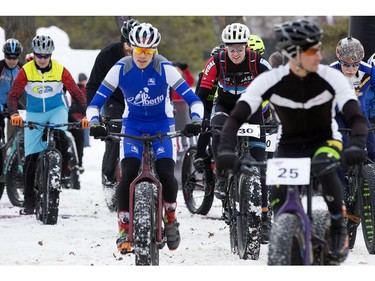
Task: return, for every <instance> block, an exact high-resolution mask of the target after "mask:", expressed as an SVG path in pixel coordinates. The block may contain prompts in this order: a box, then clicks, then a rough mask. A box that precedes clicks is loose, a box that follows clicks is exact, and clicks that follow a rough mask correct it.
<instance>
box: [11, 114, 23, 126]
mask: <svg viewBox="0 0 375 281" xmlns="http://www.w3.org/2000/svg"><path fill="white" fill-rule="evenodd" d="M10 121H11V123H12V126H15V127H23V119H22V117H21V116H19V115H18V113H13V114H12V115H11V116H10Z"/></svg>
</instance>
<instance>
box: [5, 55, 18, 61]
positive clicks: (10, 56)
mask: <svg viewBox="0 0 375 281" xmlns="http://www.w3.org/2000/svg"><path fill="white" fill-rule="evenodd" d="M5 58H6V59H7V60H18V56H15V55H5Z"/></svg>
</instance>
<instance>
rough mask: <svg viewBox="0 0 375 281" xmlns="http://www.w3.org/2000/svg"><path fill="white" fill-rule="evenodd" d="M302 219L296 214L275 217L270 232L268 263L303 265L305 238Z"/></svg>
mask: <svg viewBox="0 0 375 281" xmlns="http://www.w3.org/2000/svg"><path fill="white" fill-rule="evenodd" d="M302 227H303V226H302V221H301V220H300V219H299V217H298V216H296V215H295V214H289V213H283V214H281V215H279V216H278V217H276V218H275V220H274V222H273V224H272V227H271V233H270V243H269V247H268V265H302V264H303V263H304V257H303V253H304V249H305V240H304V234H303V231H302Z"/></svg>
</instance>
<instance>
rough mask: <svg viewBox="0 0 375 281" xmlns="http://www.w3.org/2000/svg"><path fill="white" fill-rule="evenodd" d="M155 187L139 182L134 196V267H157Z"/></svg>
mask: <svg viewBox="0 0 375 281" xmlns="http://www.w3.org/2000/svg"><path fill="white" fill-rule="evenodd" d="M156 198H157V197H156V186H155V185H154V184H151V183H148V182H141V183H139V184H137V185H136V186H135V194H134V218H133V231H134V254H135V264H136V265H159V248H158V246H157V244H156V234H157V200H156Z"/></svg>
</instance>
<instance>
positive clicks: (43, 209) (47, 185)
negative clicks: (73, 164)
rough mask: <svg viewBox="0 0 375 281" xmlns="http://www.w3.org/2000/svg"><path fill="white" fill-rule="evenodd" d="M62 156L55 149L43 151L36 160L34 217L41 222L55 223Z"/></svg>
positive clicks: (57, 210)
mask: <svg viewBox="0 0 375 281" xmlns="http://www.w3.org/2000/svg"><path fill="white" fill-rule="evenodd" d="M61 166H62V157H61V154H60V153H59V152H58V151H56V150H51V151H44V152H43V153H42V154H41V155H40V156H39V160H38V167H37V173H36V181H37V185H36V186H37V189H38V192H37V194H38V195H37V204H36V217H37V219H39V220H41V221H42V223H43V224H50V225H54V224H56V223H57V219H58V212H59V198H60V190H61Z"/></svg>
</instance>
